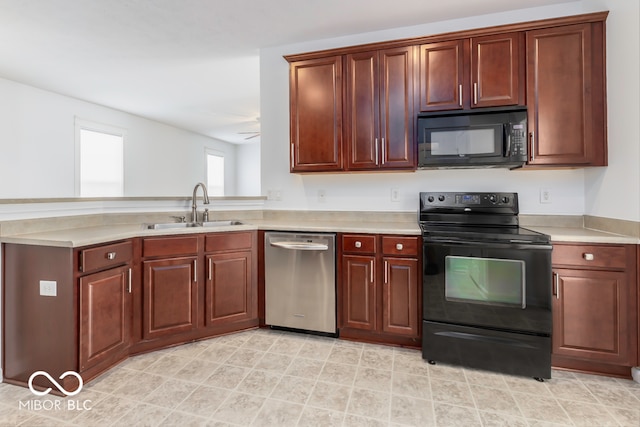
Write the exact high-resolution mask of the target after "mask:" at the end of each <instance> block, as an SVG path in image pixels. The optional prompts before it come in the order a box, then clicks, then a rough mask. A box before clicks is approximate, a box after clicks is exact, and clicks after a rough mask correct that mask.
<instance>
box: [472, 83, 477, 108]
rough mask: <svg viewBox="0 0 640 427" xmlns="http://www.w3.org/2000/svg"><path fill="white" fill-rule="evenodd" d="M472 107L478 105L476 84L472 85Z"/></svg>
mask: <svg viewBox="0 0 640 427" xmlns="http://www.w3.org/2000/svg"><path fill="white" fill-rule="evenodd" d="M473 105H478V83H474V84H473Z"/></svg>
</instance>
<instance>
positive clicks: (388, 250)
mask: <svg viewBox="0 0 640 427" xmlns="http://www.w3.org/2000/svg"><path fill="white" fill-rule="evenodd" d="M418 240H419V239H418V238H417V237H400V236H382V253H383V254H384V255H410V256H417V255H418Z"/></svg>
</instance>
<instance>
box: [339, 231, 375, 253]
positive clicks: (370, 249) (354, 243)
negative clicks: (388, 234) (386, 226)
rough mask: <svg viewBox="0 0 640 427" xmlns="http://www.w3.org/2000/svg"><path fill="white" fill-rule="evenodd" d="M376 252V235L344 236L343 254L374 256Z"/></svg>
mask: <svg viewBox="0 0 640 427" xmlns="http://www.w3.org/2000/svg"><path fill="white" fill-rule="evenodd" d="M376 250H377V248H376V236H374V235H370V234H344V235H343V236H342V252H352V253H358V254H374V253H376Z"/></svg>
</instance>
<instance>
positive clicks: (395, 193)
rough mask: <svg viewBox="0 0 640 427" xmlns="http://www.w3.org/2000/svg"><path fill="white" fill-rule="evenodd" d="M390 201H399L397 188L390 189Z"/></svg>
mask: <svg viewBox="0 0 640 427" xmlns="http://www.w3.org/2000/svg"><path fill="white" fill-rule="evenodd" d="M391 201H392V202H399V201H400V190H398V189H397V188H392V189H391Z"/></svg>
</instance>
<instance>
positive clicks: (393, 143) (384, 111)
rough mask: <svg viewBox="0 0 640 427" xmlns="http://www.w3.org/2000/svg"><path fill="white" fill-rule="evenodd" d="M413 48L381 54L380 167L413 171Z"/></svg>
mask: <svg viewBox="0 0 640 427" xmlns="http://www.w3.org/2000/svg"><path fill="white" fill-rule="evenodd" d="M413 58H414V48H413V47H412V46H409V47H402V48H397V49H387V50H383V51H380V79H379V81H380V135H381V138H380V147H381V149H380V156H381V161H380V164H381V167H382V168H390V169H399V168H408V169H413V168H415V166H416V162H415V158H416V155H415V151H416V149H415V147H416V145H415V144H414V137H413V124H414V122H415V117H414V112H413V104H414V101H413V99H414V98H413V75H414V73H413V63H414V59H413Z"/></svg>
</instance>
